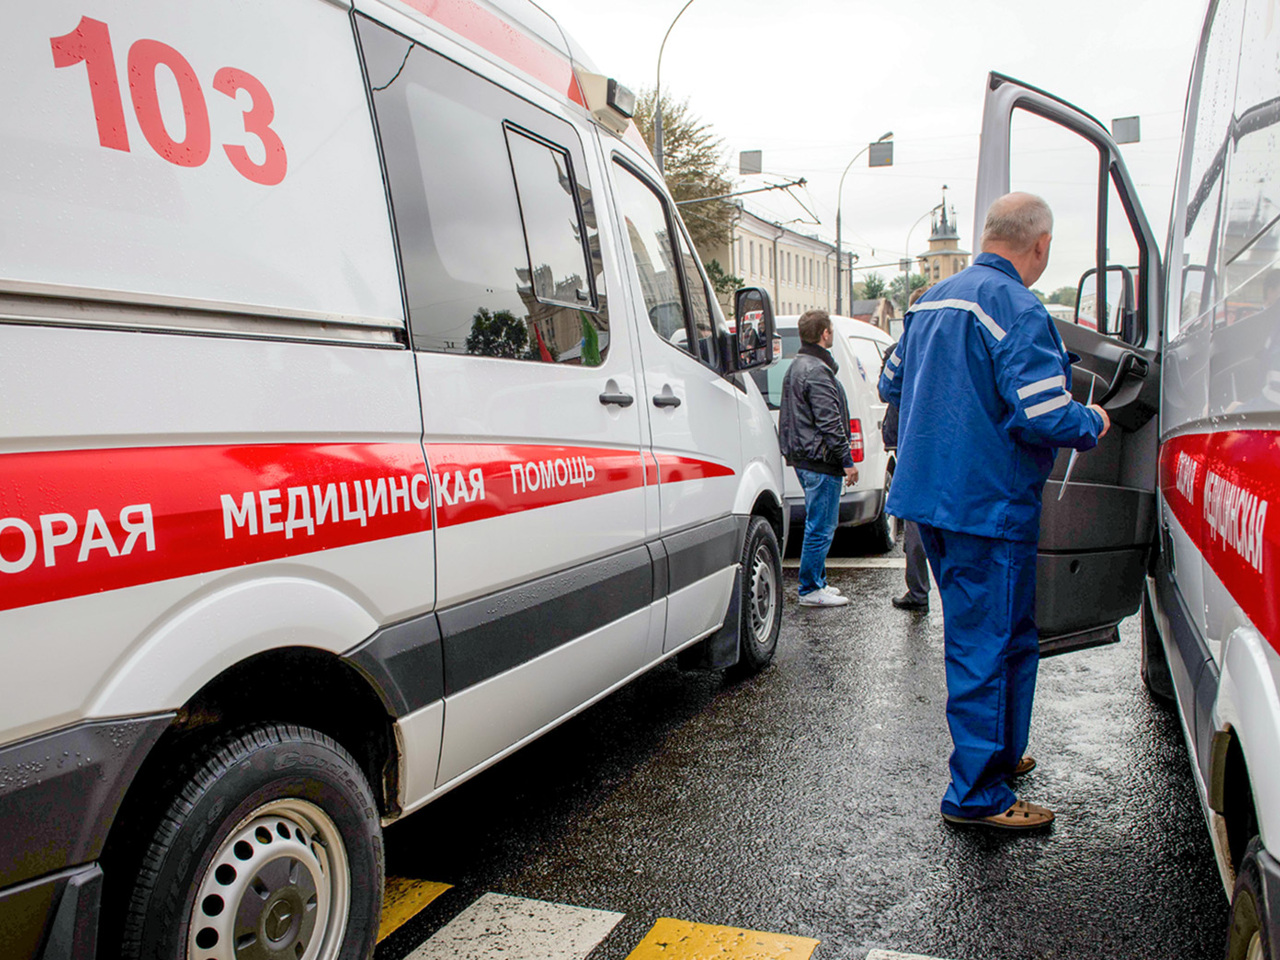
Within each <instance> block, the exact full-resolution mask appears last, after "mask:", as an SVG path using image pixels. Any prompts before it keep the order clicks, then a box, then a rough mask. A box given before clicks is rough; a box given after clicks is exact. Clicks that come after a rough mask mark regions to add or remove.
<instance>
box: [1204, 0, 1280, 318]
mask: <svg viewBox="0 0 1280 960" xmlns="http://www.w3.org/2000/svg"><path fill="white" fill-rule="evenodd" d="M1274 12H1275V9H1274V6H1273V5H1272V4H1269V3H1263V2H1258V0H1254V2H1252V3H1250V4H1248V7H1247V10H1246V14H1245V23H1244V30H1243V38H1244V39H1243V43H1242V46H1241V50H1240V68H1239V69H1240V75H1239V79H1238V81H1237V83H1236V98H1235V116H1234V121H1233V123H1232V128H1233V129H1232V141H1233V142H1232V147H1231V149H1230V159H1229V161H1228V164H1227V166H1228V171H1229V173H1228V176H1227V199H1226V203H1225V206H1224V216H1223V219H1224V221H1225V226H1226V229H1225V231H1224V234H1223V237H1222V262H1223V278H1222V280H1223V290H1222V292H1223V293H1224V294H1225V295H1226V309H1225V311H1224V314H1225V315H1224V316H1219V318H1218V321H1219V322H1226V323H1234V322H1236V321H1238V320H1244V319H1246V318H1247V317H1250V316H1253V315H1254V314H1257V313H1260V312H1262V311H1263V310H1266V309H1268V308H1272V307H1275V306H1276V305H1277V304H1278V303H1280V72H1278V71H1280V31H1277V30H1274V29H1268V27H1269V25H1270V22H1271V19H1272V17H1273V15H1274Z"/></svg>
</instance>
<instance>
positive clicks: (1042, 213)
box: [982, 193, 1053, 287]
mask: <svg viewBox="0 0 1280 960" xmlns="http://www.w3.org/2000/svg"><path fill="white" fill-rule="evenodd" d="M1052 239H1053V211H1052V210H1050V209H1049V205H1048V204H1047V203H1045V202H1044V201H1043V200H1042V199H1040V198H1039V197H1037V196H1036V195H1035V194H1033V193H1006V194H1005V195H1004V196H1003V197H999V198H998V199H997V200H996V201H995V202H994V203H992V204H991V207H990V208H989V209H988V210H987V220H986V223H984V224H983V227H982V252H983V253H994V254H997V255H999V256H1002V257H1004V258H1005V259H1006V260H1008V261H1009V262H1010V263H1012V264H1013V266H1014V268H1015V269H1016V270H1017V271H1018V275H1019V276H1020V277H1022V282H1023V283H1025V284H1026V285H1027V286H1028V287H1029V286H1031V284H1033V283H1035V282H1036V281H1037V280H1038V279H1040V275H1041V274H1042V273H1044V268H1045V267H1047V266H1048V265H1049V243H1050V241H1051V240H1052Z"/></svg>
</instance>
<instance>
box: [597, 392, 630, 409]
mask: <svg viewBox="0 0 1280 960" xmlns="http://www.w3.org/2000/svg"><path fill="white" fill-rule="evenodd" d="M600 402H601V403H603V404H604V405H605V406H606V407H607V406H608V405H609V404H611V403H613V404H617V405H618V406H620V407H629V406H631V405H632V404H633V403H635V402H636V398H635V397H633V396H632V395H631V394H629V393H609V392H608V391H606V392H604V393H602V394H600Z"/></svg>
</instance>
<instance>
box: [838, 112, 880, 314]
mask: <svg viewBox="0 0 1280 960" xmlns="http://www.w3.org/2000/svg"><path fill="white" fill-rule="evenodd" d="M891 139H893V131H892V130H890V131H889V132H888V133H886V134H884V135H883V136H881V137H880V139H879V140H876V141H875V142H876V143H884V142H885V141H886V140H891ZM872 146H873V144H870V143H868V144H867V145H866V146H865V147H863V148H862V149H861V150H859V151H858V152H857V153H855V154H854V155H853V159H852V160H850V161H849V165H848V166H847V167H845V168H844V173H842V174H840V189H839V190H837V191H836V313H838V314H843V313H844V303H843V300H842V298H843V294H844V290H843V288H842V287H841V284H840V262H841V261H840V201H841V199H842V198H843V197H844V178H845V177H846V176H848V174H849V170H850V169H852V167H853V165H854V164H855V163H857V161H858V158H859V157H860V156H862V155H863V154H864V153H866V152H867V151H868V150H870V149H871V147H872Z"/></svg>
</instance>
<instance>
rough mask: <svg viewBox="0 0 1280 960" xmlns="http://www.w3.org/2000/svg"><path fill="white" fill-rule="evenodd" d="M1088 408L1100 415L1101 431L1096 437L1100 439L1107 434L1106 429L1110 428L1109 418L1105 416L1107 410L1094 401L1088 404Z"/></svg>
mask: <svg viewBox="0 0 1280 960" xmlns="http://www.w3.org/2000/svg"><path fill="white" fill-rule="evenodd" d="M1089 409H1090V410H1093V411H1095V412H1096V413H1099V414H1101V415H1102V432H1101V433H1100V434H1098V438H1099V439H1101V438H1103V437H1105V436H1106V435H1107V431H1108V430H1110V429H1111V418H1110V417H1109V416H1107V411H1105V410H1103V409H1102V408H1101V407H1100V406H1098V405H1097V404H1096V403H1091V404H1089Z"/></svg>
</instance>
